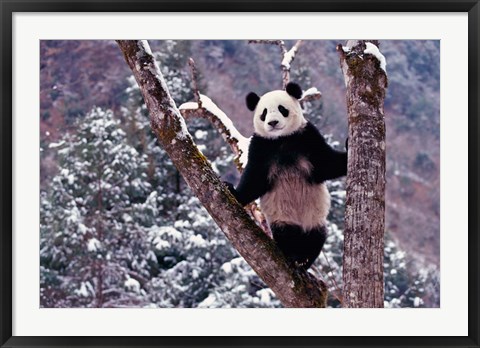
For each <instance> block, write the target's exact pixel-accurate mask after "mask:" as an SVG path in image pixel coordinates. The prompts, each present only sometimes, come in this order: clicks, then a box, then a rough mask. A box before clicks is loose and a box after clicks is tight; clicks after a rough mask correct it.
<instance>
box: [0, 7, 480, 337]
mask: <svg viewBox="0 0 480 348" xmlns="http://www.w3.org/2000/svg"><path fill="white" fill-rule="evenodd" d="M272 5H274V7H275V11H276V12H291V11H292V1H291V0H280V1H279V0H276V1H274V0H258V1H251V0H250V1H249V0H243V1H242V0H234V1H229V2H221V1H219V0H201V1H193V0H186V1H181V0H177V1H175V0H141V1H130V0H121V1H110V0H102V1H95V0H76V1H68V0H49V1H47V0H38V1H33V0H32V1H23V0H0V6H1V7H0V11H1V42H0V52H1V55H0V59H1V61H0V66H1V70H0V77H1V81H2V90H1V95H0V105H1V110H2V113H1V118H0V120H1V121H0V122H1V123H0V132H1V136H0V142H1V150H0V168H2V170H1V184H0V212H1V213H0V216H1V217H0V219H1V221H0V226H1V233H0V247H1V251H0V253H1V269H0V272H1V274H0V306H1V307H0V330H1V332H0V344H1V346H2V347H20V346H22V347H30V346H31V347H40V346H42V347H55V346H75V347H83V346H84V347H92V346H96V347H107V346H110V347H112V346H122V347H123V346H132V347H143V346H161V347H170V346H171V347H174V346H175V347H179V346H192V347H195V346H246V347H254V346H256V347H267V346H271V347H273V346H281V347H288V346H292V347H294V346H295V347H303V346H336V347H340V346H365V347H366V346H403V347H414V346H418V347H420V346H448V347H479V327H480V323H479V320H478V319H479V312H480V310H479V309H480V307H479V293H480V292H479V290H480V289H479V269H480V268H479V257H478V251H479V250H480V244H479V238H478V233H479V232H478V231H479V223H478V222H479V207H478V198H479V186H478V181H479V160H478V156H479V142H478V136H479V134H480V132H479V130H480V129H479V122H478V118H479V102H478V98H479V88H478V87H479V72H480V69H479V65H480V60H479V59H480V58H479V54H478V53H479V32H480V26H479V14H480V4H479V0H473V1H472V0H468V1H459V0H435V1H431V0H423V1H409V0H403V1H385V0H367V1H352V0H347V1H344V0H336V1H334V0H330V1H322V0H300V1H295V2H294V7H295V11H298V12H304V11H307V12H466V13H468V35H469V37H468V69H469V79H468V109H469V112H468V152H469V154H468V161H469V173H468V177H469V182H468V189H469V198H468V224H469V230H468V238H469V245H468V252H469V255H468V260H469V261H468V262H469V269H468V277H469V280H468V303H469V313H468V336H466V337H443V336H438V337H405V336H401V337H391V336H390V337H380V336H378V337H220V336H217V337H19V336H12V236H13V226H12V202H13V199H14V197H13V196H12V178H13V176H12V153H13V152H12V150H13V149H12V15H13V13H14V12H157V11H158V12H183V11H185V9H188V10H189V11H190V12H250V11H256V12H268V11H270V10H271V9H272Z"/></svg>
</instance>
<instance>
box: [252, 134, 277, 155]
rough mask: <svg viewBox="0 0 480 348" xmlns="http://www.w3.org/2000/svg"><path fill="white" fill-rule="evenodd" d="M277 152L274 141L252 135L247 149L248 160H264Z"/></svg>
mask: <svg viewBox="0 0 480 348" xmlns="http://www.w3.org/2000/svg"><path fill="white" fill-rule="evenodd" d="M276 151H278V141H276V139H270V138H264V137H262V136H260V135H258V134H256V133H255V134H253V136H252V137H251V138H250V145H249V148H248V159H249V160H251V159H253V160H264V159H266V158H269V157H271V156H272V154H273V153H275V152H276Z"/></svg>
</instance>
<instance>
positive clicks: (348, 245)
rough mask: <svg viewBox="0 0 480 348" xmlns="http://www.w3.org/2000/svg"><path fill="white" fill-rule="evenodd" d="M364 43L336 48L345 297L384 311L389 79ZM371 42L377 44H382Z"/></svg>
mask: <svg viewBox="0 0 480 348" xmlns="http://www.w3.org/2000/svg"><path fill="white" fill-rule="evenodd" d="M365 42H366V41H365V40H352V41H349V42H348V43H347V47H348V48H344V47H342V46H341V45H339V46H337V50H338V52H339V55H340V65H341V68H342V71H343V74H344V78H345V85H346V88H347V93H346V102H347V113H348V124H349V126H348V136H349V148H348V169H347V171H348V174H347V199H346V208H345V231H344V255H343V284H344V287H343V298H344V306H346V307H354V308H355V307H366V308H374V307H383V298H384V293H383V288H384V284H383V249H384V230H385V115H384V107H383V105H384V99H385V93H386V88H387V75H386V72H385V70H383V69H382V68H381V66H380V61H379V60H378V59H377V57H375V56H373V55H371V54H365V53H364V51H365V49H366V45H365ZM369 42H371V43H373V44H374V45H376V46H378V41H376V40H370V41H369Z"/></svg>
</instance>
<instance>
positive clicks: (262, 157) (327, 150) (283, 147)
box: [231, 122, 347, 205]
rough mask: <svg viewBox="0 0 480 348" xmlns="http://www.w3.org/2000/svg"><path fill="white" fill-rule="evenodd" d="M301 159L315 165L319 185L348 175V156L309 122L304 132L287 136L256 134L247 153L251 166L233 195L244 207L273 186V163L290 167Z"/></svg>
mask: <svg viewBox="0 0 480 348" xmlns="http://www.w3.org/2000/svg"><path fill="white" fill-rule="evenodd" d="M300 157H303V158H306V159H307V160H308V161H310V162H311V163H312V165H313V170H312V173H311V175H310V176H309V177H308V178H306V179H307V180H308V181H309V182H310V183H315V184H319V183H322V182H324V181H326V180H331V179H335V178H338V177H341V176H344V175H346V174H347V153H346V152H340V151H337V150H334V149H332V148H331V147H330V145H328V144H327V142H326V141H325V139H324V138H323V136H322V135H321V134H320V132H319V131H318V130H317V129H316V128H315V126H314V125H312V124H311V123H310V122H308V123H307V125H306V126H305V128H304V129H302V130H300V131H298V132H296V133H294V134H291V135H287V136H282V137H278V138H276V139H268V138H263V137H260V136H258V135H256V134H254V135H253V137H252V140H251V142H250V147H249V151H248V163H247V166H246V168H245V170H244V171H243V174H242V177H241V178H240V183H239V184H238V186H237V188H236V189H235V190H231V191H232V194H233V195H234V196H235V198H237V200H238V201H239V202H240V204H242V205H246V204H248V203H250V202H252V201H254V200H255V199H257V198H259V197H261V196H263V195H264V194H265V193H267V192H268V191H269V190H270V189H271V188H272V187H273V185H274V182H271V181H270V180H268V172H269V169H270V167H271V166H272V165H273V164H277V165H280V166H284V167H291V166H295V165H296V164H297V161H298V159H299V158H300Z"/></svg>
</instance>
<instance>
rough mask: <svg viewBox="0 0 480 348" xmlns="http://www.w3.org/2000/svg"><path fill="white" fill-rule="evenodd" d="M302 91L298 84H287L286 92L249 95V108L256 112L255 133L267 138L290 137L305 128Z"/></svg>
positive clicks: (254, 117) (254, 116)
mask: <svg viewBox="0 0 480 348" xmlns="http://www.w3.org/2000/svg"><path fill="white" fill-rule="evenodd" d="M301 97H302V89H301V88H300V86H299V85H297V84H296V83H293V82H290V83H288V84H287V87H286V90H285V91H281V90H278V91H271V92H268V93H266V94H264V95H262V96H261V97H259V96H258V95H257V94H255V93H253V92H251V93H249V94H248V95H247V107H248V108H249V109H250V111H254V115H253V126H254V128H255V133H257V134H258V135H260V136H262V137H265V138H278V137H281V136H285V135H290V134H292V133H294V132H296V131H297V130H299V129H301V128H303V127H305V125H306V124H307V121H306V120H305V118H304V117H303V112H302V108H301V107H300V103H299V101H298V100H299V99H300V98H301Z"/></svg>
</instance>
